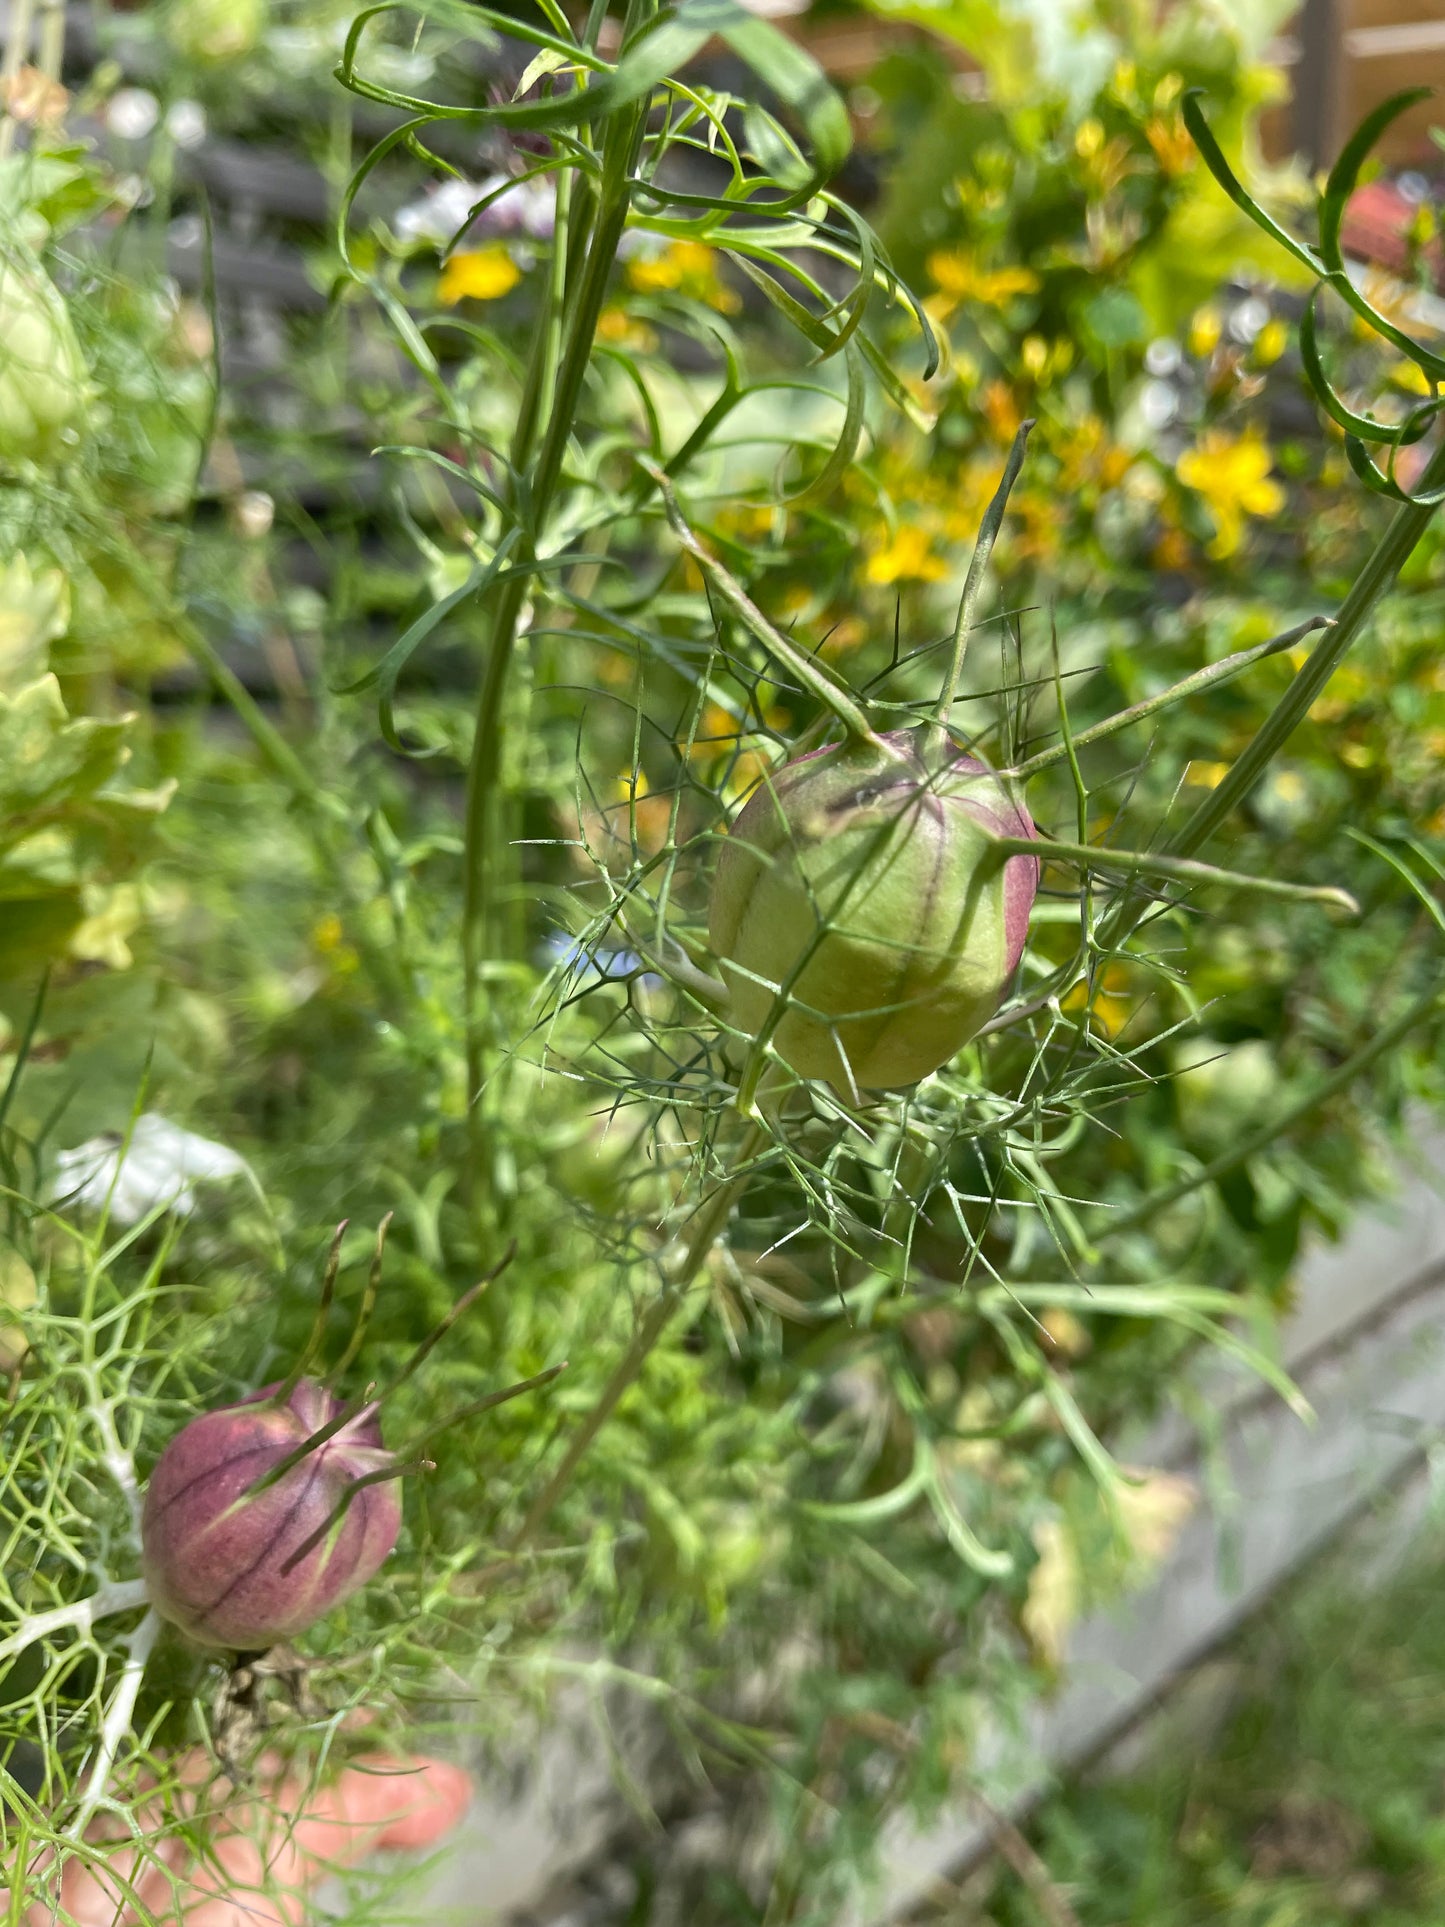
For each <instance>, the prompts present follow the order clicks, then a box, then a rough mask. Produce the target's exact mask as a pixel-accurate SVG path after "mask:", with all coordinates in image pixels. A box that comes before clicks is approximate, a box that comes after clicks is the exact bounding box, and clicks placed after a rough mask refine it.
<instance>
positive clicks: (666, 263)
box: [627, 241, 742, 314]
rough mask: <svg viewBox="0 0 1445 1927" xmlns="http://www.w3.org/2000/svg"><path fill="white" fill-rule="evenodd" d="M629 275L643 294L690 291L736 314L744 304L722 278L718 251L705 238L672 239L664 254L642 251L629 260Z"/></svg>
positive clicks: (722, 310) (721, 310)
mask: <svg viewBox="0 0 1445 1927" xmlns="http://www.w3.org/2000/svg"><path fill="white" fill-rule="evenodd" d="M627 279H628V281H629V282H630V283H631V285H632V286H633V287H634V288H636V289H637V291H638V293H639V294H664V293H675V294H683V295H688V296H690V297H691V299H692V300H694V301H701V302H703V303H705V304H706V306H707V307H709V308H716V309H717V311H718V313H719V314H736V313H737V311H738V309H739V308H740V307H741V306H742V302H741V300H740V299H739V297H738V295H737V293H736V291H735V290H734V289H732V288H730V287H728V285H727V283H726V282H725V281H723V280H721V279H720V278H719V275H718V270H717V251H716V249H714V248H710V247H709V246H708V245H707V243H706V242H705V241H670V242H669V243H668V245H667V246H666V247H665V248H664V249H663V250H662V252H661V253H660V254H649V255H639V256H638V257H637V258H636V259H635V260H632V261H629V262H628V264H627Z"/></svg>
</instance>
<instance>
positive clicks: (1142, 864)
mask: <svg viewBox="0 0 1445 1927" xmlns="http://www.w3.org/2000/svg"><path fill="white" fill-rule="evenodd" d="M991 841H992V845H993V848H994V850H995V851H996V852H997V853H998V855H999V857H1000V858H1007V857H1011V856H1037V857H1042V858H1045V859H1047V860H1049V861H1051V862H1052V861H1054V860H1057V861H1058V862H1060V863H1075V864H1077V865H1078V866H1079V868H1080V869H1082V870H1122V871H1124V872H1125V874H1126V875H1128V876H1130V877H1141V876H1159V877H1167V878H1168V879H1170V880H1171V881H1173V882H1179V883H1212V884H1219V885H1222V886H1224V887H1225V888H1227V889H1230V890H1253V891H1255V892H1257V893H1258V894H1259V895H1261V896H1267V897H1288V898H1289V899H1290V900H1291V901H1292V902H1295V903H1324V904H1328V905H1329V906H1330V908H1331V909H1335V910H1345V911H1348V912H1349V913H1350V915H1351V916H1358V914H1359V909H1360V906H1359V905H1358V904H1357V903H1356V902H1355V899H1354V898H1353V897H1352V896H1351V895H1350V893H1349V892H1348V890H1341V889H1338V888H1336V886H1335V885H1334V884H1331V883H1320V884H1315V883H1281V882H1280V881H1279V880H1278V879H1277V878H1275V877H1262V876H1252V875H1251V874H1250V873H1249V872H1248V871H1247V870H1221V869H1220V868H1218V866H1217V865H1215V864H1213V863H1195V862H1192V861H1191V860H1190V859H1189V858H1188V857H1180V856H1164V855H1156V854H1155V853H1154V852H1153V851H1152V850H1110V849H1104V848H1101V847H1100V846H1099V845H1097V844H1094V843H1061V842H1059V841H1057V840H1056V839H1054V838H1052V837H1044V836H996V837H994V838H992V839H991Z"/></svg>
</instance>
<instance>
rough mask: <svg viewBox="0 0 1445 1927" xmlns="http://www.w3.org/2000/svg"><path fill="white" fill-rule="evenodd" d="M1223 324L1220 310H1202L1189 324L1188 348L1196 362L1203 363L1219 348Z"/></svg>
mask: <svg viewBox="0 0 1445 1927" xmlns="http://www.w3.org/2000/svg"><path fill="white" fill-rule="evenodd" d="M1220 332H1221V324H1220V320H1219V310H1218V308H1200V309H1199V311H1198V312H1197V313H1196V315H1195V317H1194V319H1193V320H1192V321H1191V322H1190V324H1189V341H1188V348H1189V352H1190V354H1191V355H1193V356H1194V358H1195V360H1196V361H1203V360H1204V358H1205V356H1206V355H1212V354H1213V353H1214V351H1215V349H1216V348H1217V347H1218V346H1219V336H1220Z"/></svg>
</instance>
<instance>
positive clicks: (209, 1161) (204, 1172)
mask: <svg viewBox="0 0 1445 1927" xmlns="http://www.w3.org/2000/svg"><path fill="white" fill-rule="evenodd" d="M122 1150H124V1156H122ZM243 1173H245V1174H246V1175H247V1176H249V1175H250V1166H249V1165H248V1164H247V1163H246V1160H245V1159H244V1158H243V1157H240V1156H238V1155H237V1153H236V1152H235V1151H232V1150H229V1149H228V1148H227V1147H226V1146H225V1145H224V1144H215V1143H213V1142H212V1141H211V1139H210V1138H205V1137H197V1136H196V1135H195V1133H194V1132H192V1131H183V1130H182V1129H181V1127H180V1125H178V1124H172V1123H170V1122H169V1121H168V1120H167V1119H166V1118H163V1117H161V1116H159V1115H158V1114H157V1113H156V1112H155V1111H147V1112H146V1113H145V1114H144V1116H142V1117H138V1118H137V1119H136V1123H135V1129H134V1130H133V1131H132V1132H131V1134H130V1143H129V1144H128V1145H127V1144H126V1143H125V1141H124V1139H123V1138H122V1137H121V1136H119V1135H118V1134H117V1133H116V1132H114V1131H106V1132H104V1133H103V1134H102V1135H101V1136H100V1137H93V1138H88V1139H87V1140H86V1142H85V1143H84V1144H77V1145H76V1146H75V1148H74V1149H73V1150H70V1151H62V1152H61V1153H60V1154H59V1156H58V1157H57V1158H56V1160H55V1176H54V1178H53V1180H52V1182H51V1187H50V1196H51V1199H52V1201H53V1202H56V1203H60V1204H73V1205H80V1206H82V1207H83V1208H85V1209H86V1210H89V1211H99V1210H101V1209H102V1208H103V1206H104V1204H105V1201H106V1199H107V1198H109V1199H110V1215H111V1217H112V1218H113V1219H114V1220H115V1222H116V1223H117V1224H135V1223H137V1222H138V1221H139V1220H140V1219H141V1218H143V1217H145V1215H146V1214H147V1212H150V1211H153V1210H155V1208H156V1207H157V1206H158V1205H165V1206H168V1207H169V1208H170V1209H171V1210H172V1211H178V1212H179V1213H180V1214H181V1215H182V1216H183V1217H186V1216H189V1214H190V1213H191V1212H192V1211H194V1210H195V1208H196V1191H195V1187H196V1185H197V1184H202V1183H212V1182H215V1181H218V1180H220V1179H223V1178H235V1177H240V1176H241V1175H242V1174H243Z"/></svg>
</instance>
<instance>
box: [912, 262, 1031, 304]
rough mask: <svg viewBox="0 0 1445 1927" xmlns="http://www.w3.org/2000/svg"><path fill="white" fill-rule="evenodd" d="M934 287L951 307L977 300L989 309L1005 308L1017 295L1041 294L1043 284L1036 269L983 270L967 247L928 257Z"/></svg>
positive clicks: (1007, 268) (1005, 268) (1006, 268)
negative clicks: (962, 302)
mask: <svg viewBox="0 0 1445 1927" xmlns="http://www.w3.org/2000/svg"><path fill="white" fill-rule="evenodd" d="M928 272H929V274H930V275H931V276H932V277H933V282H934V286H935V287H937V288H938V290H939V292H940V293H941V294H944V295H946V296H947V297H948V304H947V305H948V306H949V307H950V308H952V307H957V306H958V304H959V303H960V302H961V301H977V302H979V303H980V304H981V305H982V306H983V307H985V308H1001V307H1002V306H1003V304H1004V303H1005V302H1006V301H1009V300H1012V298H1013V297H1014V296H1015V295H1016V294H1037V293H1038V291H1039V289H1040V288H1041V287H1042V286H1043V283H1042V282H1041V281H1040V280H1039V277H1038V276H1037V275H1036V274H1035V273H1034V271H1033V269H1032V268H1024V267H1004V268H981V267H980V266H979V265H978V263H977V261H975V259H974V257H973V256H972V255H971V254H970V253H969V252H968V250H967V249H966V248H935V249H934V251H933V253H932V254H930V255H929V257H928Z"/></svg>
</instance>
